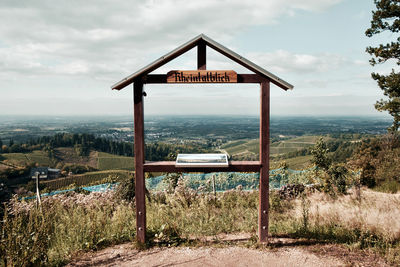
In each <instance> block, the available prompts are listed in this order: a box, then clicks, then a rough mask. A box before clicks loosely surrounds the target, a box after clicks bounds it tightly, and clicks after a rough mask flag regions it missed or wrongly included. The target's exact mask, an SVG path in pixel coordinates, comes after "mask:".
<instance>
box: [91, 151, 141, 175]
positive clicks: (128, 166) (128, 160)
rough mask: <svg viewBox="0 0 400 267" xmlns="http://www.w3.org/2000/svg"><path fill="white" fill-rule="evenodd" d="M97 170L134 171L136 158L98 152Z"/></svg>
mask: <svg viewBox="0 0 400 267" xmlns="http://www.w3.org/2000/svg"><path fill="white" fill-rule="evenodd" d="M97 169H99V170H115V169H118V170H131V171H133V170H134V157H125V156H118V155H113V154H109V153H105V152H98V159H97Z"/></svg>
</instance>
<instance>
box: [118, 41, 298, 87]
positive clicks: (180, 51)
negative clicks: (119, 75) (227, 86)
mask: <svg viewBox="0 0 400 267" xmlns="http://www.w3.org/2000/svg"><path fill="white" fill-rule="evenodd" d="M201 42H204V43H205V44H206V45H207V46H208V47H211V48H213V49H214V50H215V51H217V52H219V53H221V54H223V55H224V56H226V57H228V58H230V59H231V60H233V61H235V62H236V63H238V64H240V65H242V66H243V67H245V68H247V69H249V70H251V71H253V72H254V73H257V74H259V75H261V76H262V77H265V78H268V79H269V80H270V81H271V82H272V83H274V84H276V85H277V86H279V87H281V88H282V89H284V90H288V89H293V85H291V84H290V83H288V82H286V81H284V80H282V79H281V78H279V77H278V76H276V75H274V74H272V73H271V72H269V71H267V70H265V69H263V68H261V67H260V66H258V65H257V64H254V63H253V62H251V61H249V60H247V59H246V58H244V57H242V56H240V55H238V54H236V53H235V52H233V51H232V50H230V49H229V48H226V47H225V46H223V45H221V44H220V43H217V42H216V41H214V40H213V39H211V38H209V37H208V36H206V35H204V34H200V35H198V36H196V37H195V38H193V39H192V40H190V41H188V42H187V43H185V44H183V45H181V46H179V47H178V48H176V49H174V50H172V51H171V52H169V53H168V54H165V55H164V56H162V57H160V58H159V59H157V60H155V61H153V62H152V63H150V64H149V65H147V66H145V67H143V68H141V69H140V70H138V71H136V72H135V73H133V74H131V75H129V76H127V77H126V78H124V79H122V80H121V81H119V82H117V83H116V84H114V85H113V86H112V87H111V88H112V89H116V90H121V89H123V88H124V87H126V86H127V85H129V84H131V83H133V82H134V80H135V79H136V78H138V77H141V76H144V75H146V74H148V73H150V72H152V71H154V70H156V69H158V68H159V67H161V66H162V65H164V64H166V63H168V62H170V61H171V60H173V59H175V58H177V57H179V56H180V55H182V54H183V53H185V52H187V51H189V50H190V49H192V48H193V47H195V46H197V45H198V44H199V43H201Z"/></svg>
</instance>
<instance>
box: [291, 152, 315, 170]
mask: <svg viewBox="0 0 400 267" xmlns="http://www.w3.org/2000/svg"><path fill="white" fill-rule="evenodd" d="M311 159H312V156H311V155H307V156H300V157H295V158H290V159H285V162H286V163H287V165H288V166H289V168H290V169H293V170H304V169H307V168H309V167H310V164H311Z"/></svg>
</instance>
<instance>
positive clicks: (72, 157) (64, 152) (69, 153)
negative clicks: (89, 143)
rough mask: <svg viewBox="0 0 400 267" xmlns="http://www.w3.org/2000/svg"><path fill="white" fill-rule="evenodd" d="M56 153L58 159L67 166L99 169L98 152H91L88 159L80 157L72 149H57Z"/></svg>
mask: <svg viewBox="0 0 400 267" xmlns="http://www.w3.org/2000/svg"><path fill="white" fill-rule="evenodd" d="M54 152H55V156H56V158H57V159H58V160H60V161H62V162H64V163H65V164H79V165H88V166H90V167H93V168H97V160H98V152H97V151H91V152H90V154H89V156H88V157H81V156H78V155H77V154H76V153H75V150H74V148H72V147H60V148H56V149H55V150H54Z"/></svg>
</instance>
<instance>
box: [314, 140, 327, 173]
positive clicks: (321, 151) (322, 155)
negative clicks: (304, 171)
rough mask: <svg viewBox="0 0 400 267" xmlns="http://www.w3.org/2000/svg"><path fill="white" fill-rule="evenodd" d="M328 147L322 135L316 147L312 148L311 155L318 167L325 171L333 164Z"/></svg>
mask: <svg viewBox="0 0 400 267" xmlns="http://www.w3.org/2000/svg"><path fill="white" fill-rule="evenodd" d="M328 151H329V149H328V147H327V145H326V143H325V142H324V139H323V138H322V137H320V138H319V139H318V140H317V142H316V143H315V145H314V147H313V148H311V155H312V156H313V157H312V159H311V162H312V163H314V164H315V166H316V167H317V168H320V169H322V170H324V171H328V169H329V167H330V166H331V160H330V159H329V157H328Z"/></svg>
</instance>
